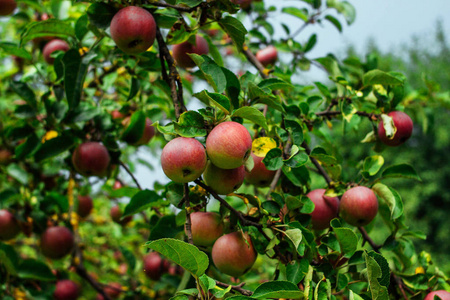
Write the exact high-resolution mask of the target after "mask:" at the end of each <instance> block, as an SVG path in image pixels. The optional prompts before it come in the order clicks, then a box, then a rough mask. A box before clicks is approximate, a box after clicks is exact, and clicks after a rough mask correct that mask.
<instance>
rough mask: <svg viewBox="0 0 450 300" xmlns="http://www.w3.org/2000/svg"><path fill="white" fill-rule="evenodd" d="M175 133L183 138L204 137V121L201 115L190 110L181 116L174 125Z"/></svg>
mask: <svg viewBox="0 0 450 300" xmlns="http://www.w3.org/2000/svg"><path fill="white" fill-rule="evenodd" d="M173 125H174V128H175V132H176V133H178V134H179V135H181V136H183V137H196V136H206V129H205V120H204V118H203V116H202V115H201V114H199V113H198V112H196V111H193V110H190V111H186V112H184V113H182V114H181V116H180V118H179V120H178V122H175V123H174V124H173Z"/></svg>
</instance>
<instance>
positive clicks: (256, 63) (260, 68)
mask: <svg viewBox="0 0 450 300" xmlns="http://www.w3.org/2000/svg"><path fill="white" fill-rule="evenodd" d="M241 51H242V53H244V55H245V57H247V59H248V60H249V61H250V63H251V64H252V65H253V66H255V68H256V69H257V70H258V72H259V74H260V75H261V77H262V78H264V79H267V78H269V76H268V75H267V74H266V72H265V71H264V70H265V69H266V68H264V66H263V65H262V64H261V63H260V62H259V60H257V59H256V56H255V55H254V54H253V53H252V51H250V49H249V48H248V47H247V46H244V47H243V49H242V50H241Z"/></svg>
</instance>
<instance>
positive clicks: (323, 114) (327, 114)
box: [316, 110, 379, 120]
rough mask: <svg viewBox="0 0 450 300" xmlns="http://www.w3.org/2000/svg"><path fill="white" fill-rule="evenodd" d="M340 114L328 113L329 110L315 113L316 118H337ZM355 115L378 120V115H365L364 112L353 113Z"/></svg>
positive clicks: (335, 112)
mask: <svg viewBox="0 0 450 300" xmlns="http://www.w3.org/2000/svg"><path fill="white" fill-rule="evenodd" d="M341 114H342V112H341V111H336V110H333V111H329V110H326V111H321V112H318V113H316V116H319V117H321V116H327V117H332V116H339V115H341ZM355 114H356V115H358V116H361V117H368V118H369V119H371V120H373V119H378V118H379V115H377V114H373V113H367V112H364V111H357V112H355Z"/></svg>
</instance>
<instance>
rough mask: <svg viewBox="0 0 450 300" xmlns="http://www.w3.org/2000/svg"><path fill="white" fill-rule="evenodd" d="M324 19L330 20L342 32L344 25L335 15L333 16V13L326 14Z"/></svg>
mask: <svg viewBox="0 0 450 300" xmlns="http://www.w3.org/2000/svg"><path fill="white" fill-rule="evenodd" d="M324 19H325V20H327V21H329V22H330V23H331V24H333V25H334V27H336V28H337V30H339V32H342V25H341V22H339V20H338V19H336V18H335V17H333V16H331V15H326V16H325V18H324Z"/></svg>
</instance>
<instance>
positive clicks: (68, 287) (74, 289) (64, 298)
mask: <svg viewBox="0 0 450 300" xmlns="http://www.w3.org/2000/svg"><path fill="white" fill-rule="evenodd" d="M79 296H80V290H79V288H78V285H77V284H76V283H75V282H73V281H72V280H68V279H65V280H59V281H58V282H56V288H55V292H54V293H53V298H55V300H76V299H77V298H78V297H79Z"/></svg>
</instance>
